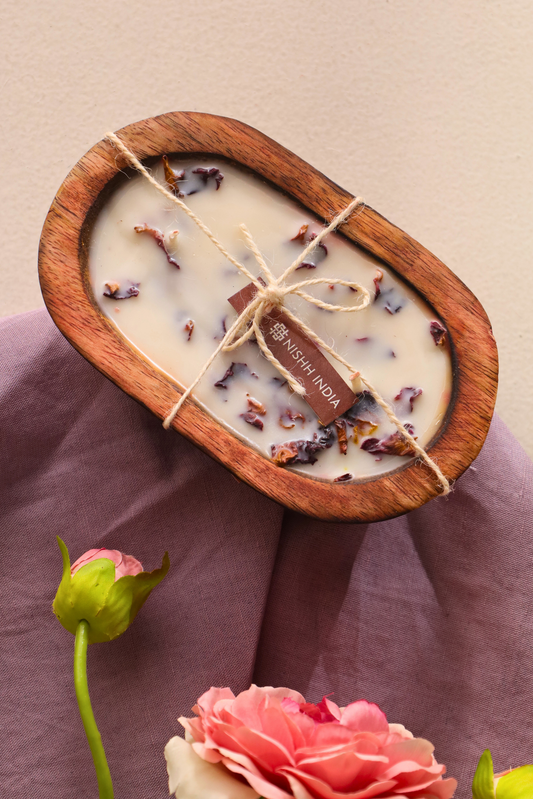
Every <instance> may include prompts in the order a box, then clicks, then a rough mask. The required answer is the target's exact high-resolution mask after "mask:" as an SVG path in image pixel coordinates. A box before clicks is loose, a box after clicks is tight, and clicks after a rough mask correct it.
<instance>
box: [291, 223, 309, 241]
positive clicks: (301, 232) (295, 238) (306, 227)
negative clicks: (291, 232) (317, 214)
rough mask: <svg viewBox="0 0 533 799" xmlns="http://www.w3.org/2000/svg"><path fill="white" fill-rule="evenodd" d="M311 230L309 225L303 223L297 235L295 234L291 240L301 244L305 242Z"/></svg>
mask: <svg viewBox="0 0 533 799" xmlns="http://www.w3.org/2000/svg"><path fill="white" fill-rule="evenodd" d="M308 230H309V225H302V227H301V228H300V230H299V231H298V233H297V234H296V236H293V237H292V239H290V241H297V242H299V243H300V244H305V243H306V242H305V234H306V233H307V231H308Z"/></svg>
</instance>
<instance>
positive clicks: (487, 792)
mask: <svg viewBox="0 0 533 799" xmlns="http://www.w3.org/2000/svg"><path fill="white" fill-rule="evenodd" d="M472 799H495V796H494V767H493V765H492V755H491V753H490V749H485V751H484V752H483V754H482V755H481V757H480V758H479V763H478V764H477V769H476V773H475V774H474V781H473V782H472Z"/></svg>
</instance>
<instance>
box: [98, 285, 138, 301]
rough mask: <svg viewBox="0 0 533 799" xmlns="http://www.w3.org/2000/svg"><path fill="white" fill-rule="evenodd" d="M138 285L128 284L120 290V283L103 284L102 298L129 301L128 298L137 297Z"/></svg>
mask: <svg viewBox="0 0 533 799" xmlns="http://www.w3.org/2000/svg"><path fill="white" fill-rule="evenodd" d="M140 285H141V284H140V283H131V282H130V283H129V285H128V286H126V287H124V288H121V287H120V283H117V282H116V281H110V282H109V283H104V286H105V288H104V297H111V299H112V300H129V299H130V297H138V296H139V286H140Z"/></svg>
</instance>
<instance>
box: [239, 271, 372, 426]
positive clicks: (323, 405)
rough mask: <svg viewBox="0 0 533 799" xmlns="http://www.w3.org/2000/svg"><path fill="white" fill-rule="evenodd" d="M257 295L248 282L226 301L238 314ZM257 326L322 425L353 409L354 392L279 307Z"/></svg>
mask: <svg viewBox="0 0 533 799" xmlns="http://www.w3.org/2000/svg"><path fill="white" fill-rule="evenodd" d="M256 293H257V288H256V286H255V285H254V284H253V283H249V284H248V285H247V286H245V287H244V288H243V289H241V291H238V292H237V293H236V294H234V295H233V296H232V297H230V298H229V300H228V302H229V303H230V304H231V305H232V306H233V307H234V308H235V310H236V311H237V313H238V314H241V313H242V312H243V311H244V309H245V308H246V306H247V305H249V303H250V302H251V301H252V300H253V298H254V296H255V295H256ZM260 327H261V332H262V333H263V335H264V337H265V341H266V343H267V344H268V348H269V349H270V351H271V352H272V354H273V355H274V357H275V358H277V359H278V361H279V362H280V363H281V364H282V365H283V366H284V367H285V368H286V369H287V370H288V371H289V372H290V373H291V374H292V375H293V377H294V378H295V379H296V380H298V382H299V383H301V385H302V386H303V387H304V389H305V395H304V397H303V399H304V400H305V401H306V402H307V404H308V405H309V406H310V408H312V410H313V411H314V412H315V413H316V415H317V416H318V419H319V421H320V423H321V424H322V425H324V426H327V425H328V424H331V422H333V421H334V419H336V418H337V417H338V416H341V415H342V414H343V413H345V412H346V411H347V410H348V409H349V408H351V407H352V405H353V404H354V402H355V401H356V396H355V394H354V392H353V391H352V390H351V388H350V387H349V386H348V385H347V384H346V383H345V382H344V380H343V379H342V377H341V376H340V375H339V373H338V372H337V370H336V369H334V368H333V366H332V365H331V363H330V362H329V361H328V359H327V358H326V357H325V356H324V355H323V354H322V352H321V351H320V349H319V348H318V347H317V345H316V344H315V343H314V341H311V339H310V338H309V337H308V336H306V334H305V333H304V332H303V330H302V329H301V328H300V326H299V325H297V324H296V323H295V322H293V321H292V319H291V318H290V317H289V316H287V314H286V313H285V312H284V311H283V310H282V309H281V308H273V309H272V310H271V311H270V313H267V314H264V315H263V318H262V319H261V324H260Z"/></svg>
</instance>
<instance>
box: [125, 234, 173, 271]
mask: <svg viewBox="0 0 533 799" xmlns="http://www.w3.org/2000/svg"><path fill="white" fill-rule="evenodd" d="M134 230H135V232H136V233H148V235H149V236H151V237H152V238H153V240H154V241H155V243H156V244H157V246H158V247H161V249H162V250H163V252H164V253H165V255H166V256H167V261H168V262H169V264H172V266H175V267H176V269H179V268H180V265H179V263H178V262H177V261H176V260H175V259H174V258H173V257H172V256H171V254H170V253H169V251H168V250H167V245H166V244H165V237H164V236H163V233H162V232H161V231H160V230H158V229H157V228H154V227H150V226H149V225H146V224H144V225H135V227H134Z"/></svg>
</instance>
